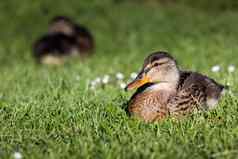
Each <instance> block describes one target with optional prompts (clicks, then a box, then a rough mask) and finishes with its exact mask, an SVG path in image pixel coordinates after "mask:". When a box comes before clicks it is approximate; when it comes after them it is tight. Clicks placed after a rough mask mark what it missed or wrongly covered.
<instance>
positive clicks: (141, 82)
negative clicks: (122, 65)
mask: <svg viewBox="0 0 238 159" xmlns="http://www.w3.org/2000/svg"><path fill="white" fill-rule="evenodd" d="M150 82H151V80H150V78H149V77H147V76H146V75H145V76H143V77H142V78H140V77H137V78H136V79H135V80H134V81H132V82H131V83H129V84H128V85H127V86H126V88H125V90H126V91H128V90H133V89H137V88H139V87H141V86H143V85H144V84H146V83H150Z"/></svg>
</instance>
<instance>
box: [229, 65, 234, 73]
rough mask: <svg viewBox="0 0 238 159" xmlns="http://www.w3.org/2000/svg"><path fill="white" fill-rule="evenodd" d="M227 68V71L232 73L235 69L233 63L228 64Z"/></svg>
mask: <svg viewBox="0 0 238 159" xmlns="http://www.w3.org/2000/svg"><path fill="white" fill-rule="evenodd" d="M227 69H228V72H230V73H232V72H234V71H235V69H236V68H235V66H234V65H229V66H228V68H227Z"/></svg>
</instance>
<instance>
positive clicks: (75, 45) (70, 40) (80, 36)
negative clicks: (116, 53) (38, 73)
mask: <svg viewBox="0 0 238 159" xmlns="http://www.w3.org/2000/svg"><path fill="white" fill-rule="evenodd" d="M93 49H94V40H93V36H92V34H91V33H90V32H89V30H88V29H87V28H86V27H84V26H82V25H79V24H76V23H74V22H73V21H72V20H71V19H70V18H68V17H66V16H56V17H54V18H52V20H51V21H50V23H49V28H48V32H47V33H46V34H44V35H43V36H41V37H40V38H38V39H37V40H36V41H35V42H34V44H33V55H34V57H35V59H36V61H37V62H38V63H42V64H48V65H52V64H53V65H61V64H64V63H65V61H66V60H67V58H68V57H75V56H80V57H86V56H88V55H89V54H91V53H92V52H93Z"/></svg>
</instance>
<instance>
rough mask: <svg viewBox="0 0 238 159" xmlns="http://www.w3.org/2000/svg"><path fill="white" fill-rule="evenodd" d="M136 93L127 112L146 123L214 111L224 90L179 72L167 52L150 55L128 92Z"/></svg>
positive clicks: (205, 79)
mask: <svg viewBox="0 0 238 159" xmlns="http://www.w3.org/2000/svg"><path fill="white" fill-rule="evenodd" d="M132 89H137V91H136V92H135V94H134V95H133V96H132V97H131V99H130V101H129V105H128V111H129V113H130V114H131V115H132V116H136V117H138V118H140V119H142V120H144V121H146V122H153V121H158V120H160V119H163V118H164V117H166V116H169V115H172V116H180V115H185V114H188V113H192V112H194V111H196V110H209V109H212V108H214V107H215V106H216V105H217V103H218V101H219V99H220V97H221V94H222V92H223V90H224V86H223V85H221V84H219V83H217V82H216V81H214V80H213V79H211V78H209V77H207V76H205V75H202V74H200V73H196V72H191V71H183V70H180V69H179V67H178V65H177V62H176V60H175V59H174V58H173V57H172V56H171V55H170V54H169V53H167V52H162V51H160V52H155V53H152V54H151V55H149V56H148V57H147V58H146V59H145V61H144V65H143V67H142V69H141V71H140V72H139V74H138V76H137V77H136V78H135V80H133V81H132V82H131V83H129V84H128V85H127V87H126V90H132Z"/></svg>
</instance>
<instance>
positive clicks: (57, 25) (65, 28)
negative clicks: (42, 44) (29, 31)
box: [48, 16, 94, 53]
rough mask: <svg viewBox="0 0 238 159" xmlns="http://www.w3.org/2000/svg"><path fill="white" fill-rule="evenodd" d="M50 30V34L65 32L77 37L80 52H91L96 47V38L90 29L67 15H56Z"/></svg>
mask: <svg viewBox="0 0 238 159" xmlns="http://www.w3.org/2000/svg"><path fill="white" fill-rule="evenodd" d="M48 32H49V33H50V34H52V33H53V34H54V33H64V34H65V35H68V36H73V37H75V38H76V42H77V45H78V48H79V52H80V53H89V52H92V51H93V49H94V39H93V36H92V34H91V33H90V31H89V30H88V29H87V28H86V27H85V26H83V25H81V24H77V23H74V22H73V21H72V20H71V19H70V18H68V17H66V16H56V17H54V18H53V19H52V20H51V22H50V25H49V30H48Z"/></svg>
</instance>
